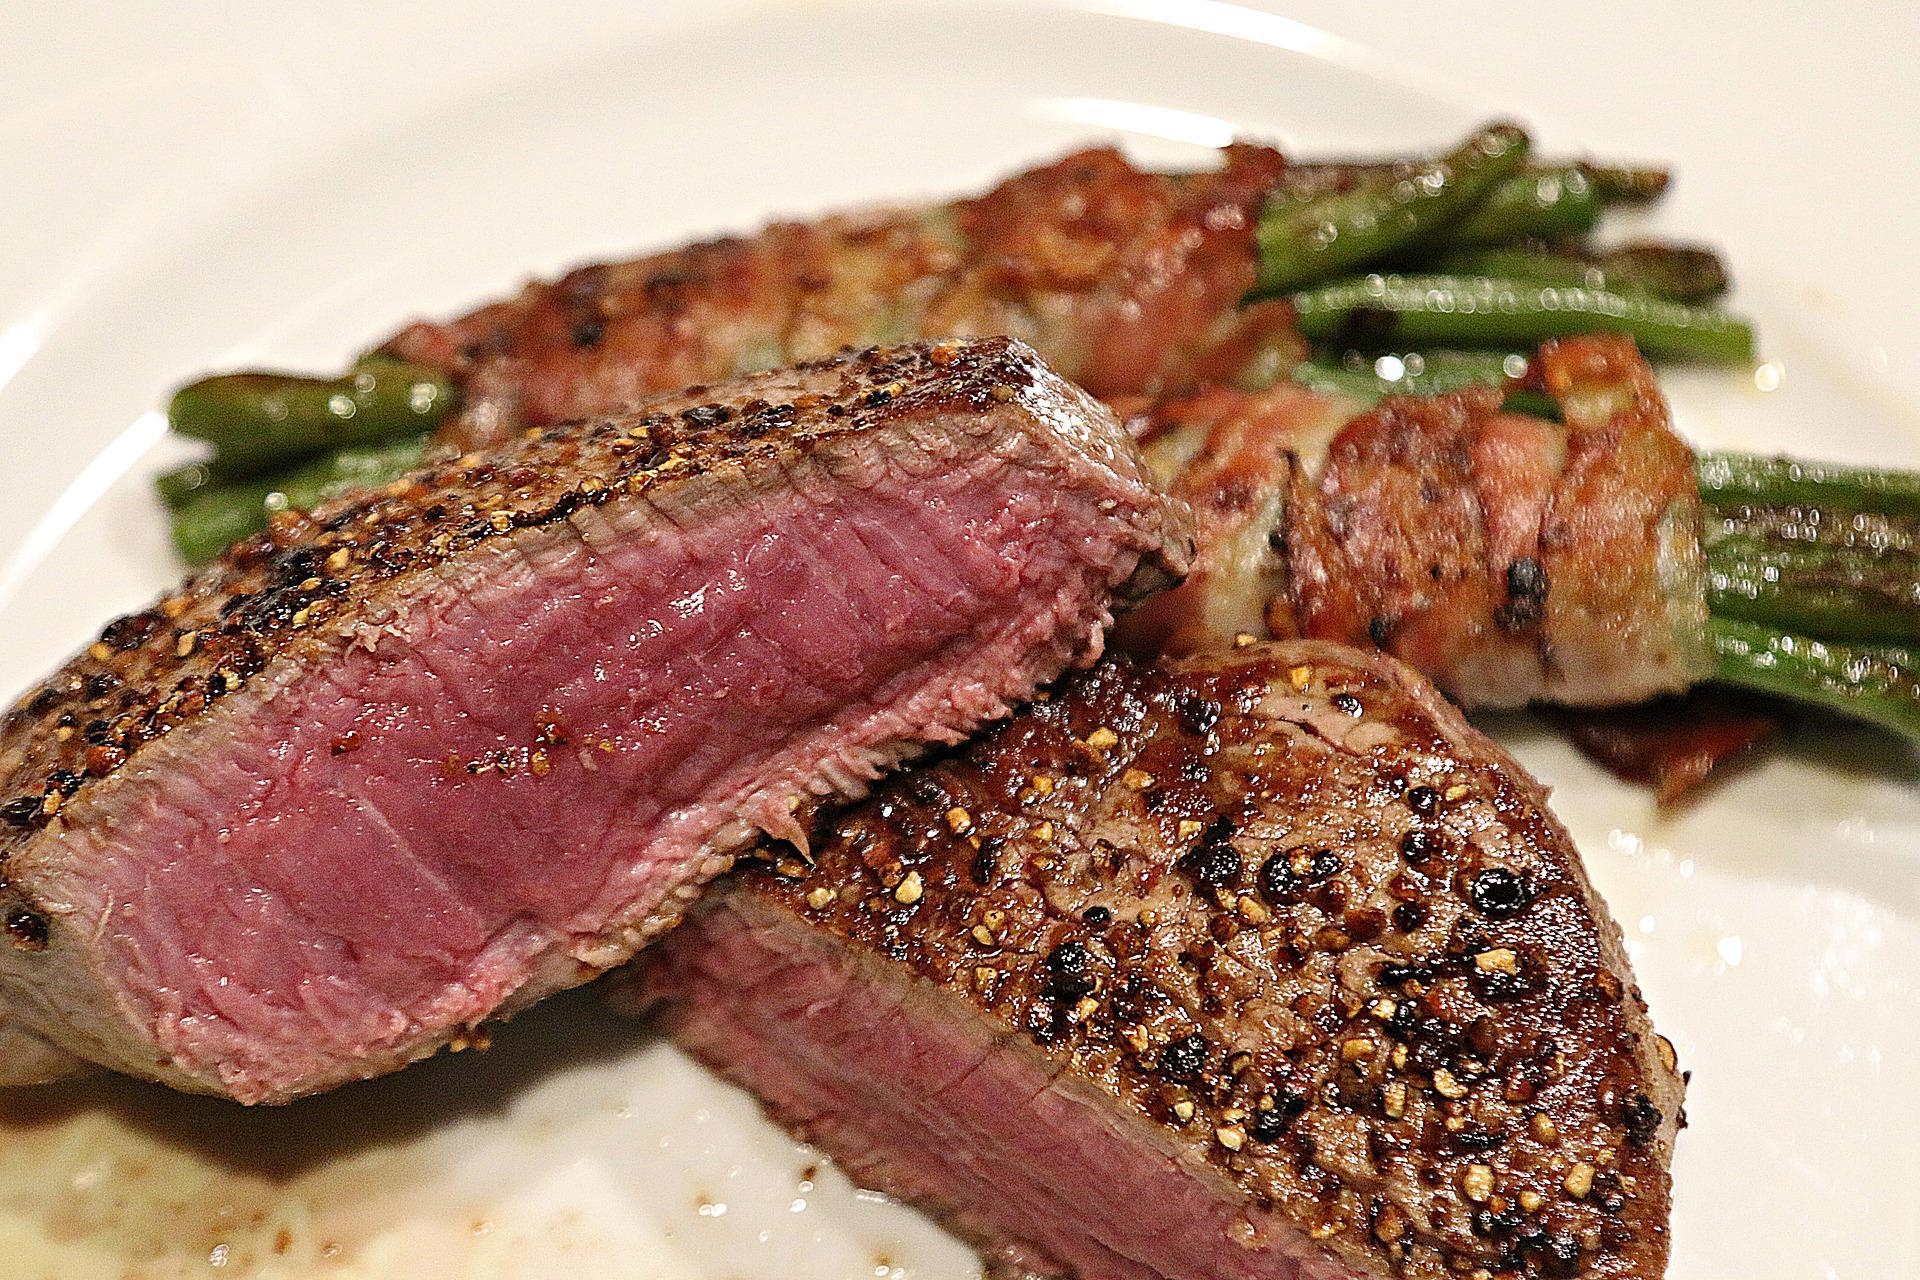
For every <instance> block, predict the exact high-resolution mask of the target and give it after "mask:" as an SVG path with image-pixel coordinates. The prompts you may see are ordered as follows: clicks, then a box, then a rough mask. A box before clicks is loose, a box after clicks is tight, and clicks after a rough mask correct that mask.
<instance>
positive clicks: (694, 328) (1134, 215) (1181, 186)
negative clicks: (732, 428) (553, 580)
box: [385, 146, 1297, 447]
mask: <svg viewBox="0 0 1920 1280" xmlns="http://www.w3.org/2000/svg"><path fill="white" fill-rule="evenodd" d="M1282 167H1283V161H1282V160H1281V158H1280V156H1279V153H1277V152H1275V151H1272V150H1270V149H1267V148H1264V147H1251V146H1235V147H1229V148H1227V150H1226V152H1225V164H1224V166H1223V167H1222V168H1221V169H1220V170H1218V171H1217V172H1213V173H1207V174H1197V175H1190V176H1185V177H1167V176H1163V175H1160V174H1153V173H1147V172H1143V171H1141V170H1139V169H1136V168H1134V167H1133V166H1132V165H1130V164H1128V163H1127V161H1126V160H1125V159H1124V158H1122V157H1121V155H1120V154H1119V153H1118V152H1116V151H1113V150H1111V149H1094V150H1088V151H1081V152H1078V153H1076V154H1074V155H1070V156H1067V157H1066V158H1065V159H1062V160H1060V161H1058V162H1056V163H1054V164H1050V165H1045V166H1043V167H1041V168H1038V169H1034V170H1031V171H1029V172H1027V173H1023V174H1020V175H1017V176H1016V177H1013V178H1011V179H1009V180H1007V181H1006V182H1003V183H1001V184H1000V185H999V186H997V187H995V188H994V189H993V190H992V191H989V192H988V193H987V194H985V195H984V196H980V197H978V198H975V199H970V200H961V201H957V202H954V203H951V204H945V205H935V206H931V207H927V208H922V209H914V210H902V211H886V212H878V213H864V214H842V215H834V216H829V217H826V218H821V219H819V220H817V221H814V222H782V223H776V224H774V225H773V226H770V227H768V228H766V229H765V230H763V231H761V232H759V233H758V234H755V235H751V236H745V237H729V238H726V239H721V240H712V241H707V242H704V243H700V244H695V245H691V246H688V247H685V248H681V249H673V250H668V251H666V252H664V253H657V254H653V255H650V256H647V257H643V258H638V259H635V260H632V261H629V262H621V263H609V264H595V265H591V266H584V267H580V268H577V269H576V270H574V271H571V272H569V273H567V274H566V275H564V276H562V277H561V278H560V279H559V280H556V281H550V282H539V283H534V284H530V285H528V286H527V287H526V288H525V289H523V290H522V291H521V293H520V294H519V295H518V296H517V297H515V298H512V299H510V300H507V301H504V302H499V303H495V304H493V305H491V306H487V307H482V308H481V309H479V310H478V311H475V312H473V313H471V314H469V315H466V316H463V317H461V318H459V319H456V320H452V321H449V322H445V323H432V322H422V323H418V324H414V325H411V326H409V327H408V328H406V329H404V330H402V331H401V332H400V333H399V334H397V335H396V336H395V337H394V338H392V339H391V340H390V341H389V342H388V343H387V344H386V348H385V349H386V350H387V351H389V352H391V353H392V354H395V355H398V356H402V357H404V358H406V359H408V360H413V361H417V362H419V363H422V364H427V365H431V366H433V367H435V368H438V369H441V370H444V371H446V372H447V373H449V374H451V375H452V376H453V377H454V378H455V380H456V381H457V382H458V383H459V384H460V387H461V392H462V409H461V411H460V413H459V414H458V415H457V416H456V418H455V419H454V420H453V421H452V423H451V424H450V426H449V427H448V428H447V429H446V435H447V437H448V438H449V439H450V440H452V441H453V442H454V443H455V444H457V445H459V446H461V447H474V446H477V445H482V444H485V443H487V442H489V441H492V440H497V439H499V438H501V437H502V436H504V435H508V434H511V433H512V432H514V431H516V430H519V429H521V428H524V427H528V426H542V425H546V424H548V423H552V422H556V421H562V420H565V419H569V418H577V417H583V416H588V415H593V414H600V413H605V412H609V411H612V410H616V409H619V408H620V407H622V406H624V405H627V404H630V403H632V402H633V401H635V400H637V399H639V398H640V397H642V396H645V395H647V394H650V393H653V392H657V391H664V390H671V389H677V388H680V387H684V386H688V385H691V384H695V383H701V382H709V381H713V380H716V379H721V378H726V377H729V376H732V375H735V374H739V373H743V372H748V371H751V370H754V369H759V368H767V367H772V366H775V365H779V364H785V363H790V362H793V361H798V360H806V359H810V358H814V357H817V356H823V355H826V354H829V353H831V352H833V351H835V350H837V349H839V348H841V347H845V346H854V347H864V346H870V345H873V344H875V343H882V342H898V341H905V340H909V339H913V338H922V337H925V338H940V337H951V336H960V335H987V334H1005V335H1010V336H1013V337H1018V338H1024V339H1025V340H1026V341H1028V342H1029V343H1031V344H1032V345H1033V346H1034V347H1036V348H1037V349H1038V350H1039V351H1040V353H1041V354H1042V355H1043V356H1044V357H1045V358H1046V359H1047V360H1048V361H1049V362H1050V363H1052V364H1053V365H1054V367H1055V368H1057V369H1059V370H1060V371H1061V372H1062V373H1064V374H1066V375H1067V376H1068V377H1069V378H1072V379H1073V380H1074V381H1076V382H1079V383H1080V384H1082V385H1083V386H1085V387H1086V388H1087V389H1088V390H1090V391H1093V392H1094V393H1095V394H1098V395H1120V394H1126V393H1138V392H1149V393H1160V392H1167V391H1172V390H1177V389H1180V388H1182V387H1185V386H1188V385H1190V384H1192V383H1194V382H1196V381H1198V380H1201V379H1213V378H1226V377H1231V376H1233V375H1234V374H1236V373H1238V372H1239V370H1240V369H1241V368H1243V367H1245V366H1246V365H1247V364H1248V363H1250V362H1252V361H1254V360H1257V359H1259V358H1260V357H1261V355H1262V353H1264V352H1267V351H1268V350H1269V349H1270V348H1272V347H1274V346H1276V345H1279V346H1284V347H1286V348H1288V349H1292V348H1293V347H1294V344H1296V343H1297V339H1296V338H1295V337H1294V336H1293V334H1292V331H1291V329H1292V326H1291V315H1290V312H1289V311H1288V309H1287V308H1286V307H1285V305H1284V304H1277V303H1276V304H1267V305H1260V306H1253V307H1248V308H1241V307H1240V306H1239V302H1240V299H1241V297H1242V295H1244V294H1245V293H1246V291H1247V289H1248V288H1249V287H1250V286H1251V285H1252V283H1253V278H1254V251H1255V245H1254V237H1253V231H1254V219H1255V216H1256V214H1257V212H1258V210H1259V206H1260V204H1261V202H1262V201H1263V200H1264V199H1265V197H1266V195H1267V193H1268V192H1269V191H1271V190H1272V189H1273V187H1274V184H1275V183H1276V182H1277V181H1278V179H1279V176H1280V173H1281V170H1282ZM1268 360H1269V363H1271V360H1272V358H1271V357H1269V358H1268Z"/></svg>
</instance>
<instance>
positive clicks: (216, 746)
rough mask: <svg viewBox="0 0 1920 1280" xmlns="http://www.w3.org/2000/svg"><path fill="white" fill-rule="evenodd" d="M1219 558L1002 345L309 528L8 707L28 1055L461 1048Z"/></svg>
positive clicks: (724, 391) (543, 447) (524, 451)
mask: <svg viewBox="0 0 1920 1280" xmlns="http://www.w3.org/2000/svg"><path fill="white" fill-rule="evenodd" d="M1185 540H1186V536H1185V533H1184V530H1183V526H1182V523H1181V519H1180V517H1179V515H1178V513H1177V512H1176V511H1175V510H1174V509H1173V508H1171V507H1170V506H1169V505H1168V504H1167V503H1166V501H1165V500H1164V499H1162V498H1161V497H1160V496H1159V495H1158V494H1157V493H1156V492H1155V491H1154V490H1152V489H1151V488H1149V487H1148V485H1147V484H1146V483H1145V481H1144V479H1143V475H1142V472H1141V470H1140V468H1139V466H1138V464H1137V461H1136V459H1135V457H1134V455H1133V454H1132V452H1131V451H1130V446H1129V445H1128V444H1127V443H1126V441H1125V439H1124V437H1123V436H1122V435H1121V434H1120V432H1119V430H1118V427H1117V424H1115V422H1114V421H1113V419H1112V417H1111V415H1109V414H1108V413H1107V411H1106V410H1104V409H1103V408H1101V407H1100V406H1099V405H1097V404H1096V403H1095V402H1093V401H1091V400H1089V399H1088V398H1087V397H1086V396H1085V395H1083V394H1082V393H1081V392H1080V391H1078V390H1077V389H1075V388H1073V387H1072V386H1070V385H1068V384H1067V383H1065V382H1063V381H1061V380H1060V379H1059V378H1058V377H1056V376H1055V375H1053V374H1052V373H1051V372H1049V371H1048V370H1047V369H1046V368H1045V367H1044V366H1042V365H1041V364H1040V363H1039V362H1038V360H1037V358H1036V357H1035V356H1034V355H1033V353H1032V352H1031V351H1030V350H1028V349H1027V348H1025V347H1024V346H1022V345H1020V344H1018V343H1016V342H1011V341H1008V340H1005V339H994V340H987V341H980V342H974V343H958V342H956V343H949V344H944V345H939V346H931V347H906V348H899V349H894V350H889V351H879V352H871V351H870V352H867V353H865V354H862V355H858V356H846V357H842V358H837V359H832V360H826V361H822V362H819V363H816V364H810V365H804V366H801V367H799V368H797V369H795V370H792V371H788V372H781V373H775V374H770V375H765V376H760V377H754V378H748V379H745V380H742V381H740V382H737V383H734V384H731V385H727V386H721V387H711V388H694V389H693V390H691V391H689V392H686V393H684V394H678V395H674V396H671V397H668V398H665V399H660V400H656V401H653V402H651V403H650V404H648V405H645V406H643V407H642V408H641V409H640V410H638V411H636V412H635V413H633V414H631V415H629V416H625V417H621V418H616V419H611V420H606V421H600V422H593V423H586V424H575V425H570V426H561V427H556V428H552V429H549V430H546V431H545V432H540V433H533V434H531V435H528V436H523V437H521V438H518V439H516V440H515V441H513V442H511V443H509V444H507V445H504V446H503V447H501V448H500V449H499V450H498V451H496V452H492V453H488V454H484V455H469V456H466V457H463V458H460V459H457V460H455V461H453V462H451V463H447V464H444V465H441V466H439V467H437V468H432V469H428V470H425V471H422V472H419V473H416V474H415V475H414V476H412V477H411V478H410V479H408V480H405V481H402V482H400V483H398V484H396V485H394V486H392V487H391V488H390V489H388V490H386V491H384V492H383V493H380V494H376V495H372V496H368V497H364V498H355V499H349V500H343V501H342V502H340V503H337V504H334V505H332V506H330V507H325V508H322V509H320V510H319V511H316V512H314V513H312V515H311V516H310V517H302V518H291V517H290V518H288V519H287V520H286V521H284V522H283V523H282V524H281V525H280V526H278V527H277V528H275V529H274V530H272V531H270V532H269V533H268V534H265V535H262V536H261V537H260V538H258V539H255V540H253V541H252V542H250V543H246V544H242V545H241V546H240V547H239V548H237V549H236V550H235V552H234V553H232V554H231V555H230V556H229V557H228V558H227V559H225V560H224V561H223V562H221V563H220V564H218V565H216V566H215V567H214V568H212V569H211V570H210V571H208V572H207V573H206V574H204V575H202V576H200V577H197V578H195V579H193V580H191V581H189V582H188V583H187V584H186V585H185V586H184V587H182V588H181V589H180V590H179V591H178V592H177V593H175V594H173V595H171V596H168V597H167V598H165V599H163V600H161V601H160V602H159V603H157V604H156V605H154V606H153V607H152V608H150V609H148V610H146V611H144V612H142V613H138V614H134V615H132V616H130V617H126V618H122V619H120V620H118V621H116V622H114V623H113V624H112V625H111V626H109V627H108V628H107V629H106V631H105V632H104V633H102V635H101V637H100V639H99V640H98V641H97V642H96V643H94V644H93V645H92V646H91V647H90V648H89V649H88V650H87V651H86V652H84V653H83V654H81V655H80V656H79V657H77V658H75V659H74V660H73V661H72V662H71V663H70V664H69V665H68V666H67V667H65V668H64V669H63V670H61V671H60V672H59V673H57V674H56V675H55V676H53V677H52V678H51V679H50V680H48V681H47V682H46V683H45V684H43V685H42V686H40V687H39V688H37V689H35V690H32V691H30V692H29V693H28V694H27V695H26V696H25V697H24V698H23V699H22V700H21V701H20V702H19V704H18V705H17V706H16V707H15V708H14V709H13V711H12V712H11V714H10V715H9V716H8V718H7V720H6V722H5V725H4V730H3V731H0V787H3V789H0V800H3V801H4V804H3V805H0V814H3V815H4V818H5V822H4V823H0V871H3V872H4V881H3V882H0V884H3V885H4V887H3V888H0V921H3V922H4V925H5V929H6V931H7V933H8V934H9V935H10V939H11V945H4V944H0V995H3V997H4V1005H0V1009H3V1010H4V1012H0V1043H4V1044H5V1045H7V1046H8V1047H9V1052H8V1054H7V1056H6V1058H5V1059H4V1060H3V1061H0V1076H5V1077H7V1078H12V1079H16V1080H17V1079H20V1078H23V1077H29V1076H32V1075H44V1074H46V1073H47V1072H48V1071H50V1070H52V1069H54V1068H55V1067H56V1065H57V1063H56V1062H55V1061H54V1060H53V1059H54V1057H55V1055H54V1054H52V1053H51V1051H50V1050H49V1049H48V1048H47V1047H46V1046H54V1047H57V1049H58V1050H59V1051H61V1053H62V1054H64V1055H66V1056H67V1057H69V1058H78V1059H86V1060H91V1061H93V1062H96V1063H101V1064H104V1065H106V1066H109V1067H113V1068H115V1069H118V1070H121V1071H125V1072H128V1073H131V1074H134V1075H141V1076H148V1077H151V1078H153V1079H156V1080H161V1081H164V1082H166V1083H168V1084H171V1085H174V1086H177V1087H179V1088H183V1089H190V1090H198V1091H206V1092H214V1093H225V1094H230V1095H231V1096H233V1097H235V1098H238V1099H240V1100H242V1101H245V1102H263V1101H265V1102H271V1101H281V1100H285V1099H288V1098H292V1097H295V1096H298V1095H300V1094H303V1093H308V1092H311V1091H313V1090H317V1089H322V1088H326V1087H328V1086H330V1085H334V1084H338V1083H340V1082H342V1081H344V1080H349V1079H353V1078H356V1077H361V1076H368V1075H373V1074H376V1073H379V1072H383V1071H387V1070H390V1069H392V1068H394V1067H397V1066H400V1065H402V1064H404V1063H405V1062H407V1061H409V1060H410V1059H413V1058H416V1057H419V1056H421V1055H422V1054H426V1053H429V1052H431V1051H433V1050H434V1049H436V1048H437V1047H439V1046H441V1045H443V1044H445V1043H447V1042H449V1041H450V1040H454V1039H456V1038H458V1037H460V1036H462V1035H464V1034H466V1032H467V1029H469V1028H470V1027H472V1025H473V1024H475V1023H477V1022H479V1021H480V1020H482V1019H485V1018H488V1017H493V1016H496V1015H500V1014H503V1013H506V1012H509V1011H511V1010H513V1009H516V1008H518V1007H521V1006H523V1005H525V1004H526V1003H528V1002H529V1001H531V1000H534V999H537V998H538V997H539V996H541V995H543V994H546V993H548V992H551V991H554V990H556V989H558V988H562V987H567V986H571V985H573V984H575V983H578V982H582V981H584V980H585V979H587V978H589V977H591V976H592V975H594V974H595V973H597V972H599V971H600V970H602V969H604V968H606V967H607V966H609V965H612V964H616V963H618V962H620V961H621V960H624V959H625V958H626V957H627V956H628V955H629V954H631V953H632V952H633V950H634V949H635V948H636V947H638V946H640V945H641V944H642V943H644V942H646V941H647V940H648V939H649V938H651V937H652V936H653V935H654V934H656V933H657V932H659V931H660V930H661V929H662V928H664V927H665V926H666V925H668V924H670V923H671V922H672V921H673V920H675V919H676V918H677V917H678V916H679V914H680V913H681V911H682V909H683V908H684V907H685V905H686V903H687V901H688V899H689V897H690V896H691V895H692V894H693V893H694V891H695V889H696V888H697V887H698V886H699V885H700V884H702V883H703V882H704V881H706V880H707V879H708V878H709V877H711V876H712V875H714V874H715V873H716V872H718V871H719V870H721V869H722V868H724V867H725V866H726V865H727V864H728V862H729V861H730V859H731V856H732V854H733V852H734V851H735V850H736V849H737V848H739V847H740V846H741V845H742V844H743V843H744V842H746V841H747V840H749V839H750V838H752V837H753V836H754V835H755V834H756V832H757V831H759V830H762V829H764V830H767V831H771V832H775V833H779V834H797V829H796V828H795V825H794V818H793V814H794V813H795V812H796V811H797V810H798V809H799V807H800V806H801V805H803V804H804V803H805V802H806V800H807V798H808V797H810V796H812V795H825V794H836V795H850V794H854V793H857V792H859V791H860V790H862V789H863V787H864V786H865V785H866V783H867V782H868V781H869V780H870V779H872V778H873V777H875V776H876V775H877V774H878V773H879V772H880V771H881V770H882V769H884V768H885V767H887V766H888V765H890V764H891V763H893V762H894V761H895V760H897V759H898V758H899V757H901V756H902V755H903V754H905V753H907V752H909V751H911V750H912V749H914V748H915V747H916V746H917V745H919V744H923V743H927V742H954V741H957V740H959V739H960V738H961V737H963V736H964V735H965V734H966V733H968V732H969V731H971V730H972V729H973V728H974V727H975V726H977V725H979V724H980V723H981V722H982V721H984V720H986V719H989V718H991V717H994V716H997V715H1000V714H1002V713H1003V712H1004V711H1005V709H1006V706H1007V703H1008V701H1009V700H1011V699H1018V698H1021V697H1024V696H1025V695H1026V694H1027V693H1029V692H1030V691H1031V690H1032V688H1033V687H1034V686H1035V685H1036V684H1038V683H1040V682H1041V681H1043V680H1046V679H1050V678H1052V677H1053V676H1054V675H1056V674H1058V673H1059V672H1060V671H1061V670H1062V669H1063V668H1065V667H1066V666H1067V665H1069V664H1071V663H1074V662H1078V661H1083V660H1091V658H1092V656H1094V655H1095V654H1097V653H1098V651H1099V649H1100V646H1101V636H1102V628H1103V626H1104V625H1105V624H1106V622H1107V621H1108V608H1109V604H1110V599H1111V594H1112V593H1113V592H1114V591H1116V590H1121V591H1125V590H1127V589H1128V585H1129V583H1130V582H1134V581H1135V580H1136V579H1139V578H1141V577H1142V576H1143V575H1144V576H1145V577H1146V578H1147V579H1150V580H1153V581H1156V582H1157V581H1160V580H1162V575H1163V573H1164V572H1165V571H1167V570H1173V571H1178V569H1180V568H1181V567H1182V565H1183V562H1184V558H1185V555H1186V550H1185ZM35 1040H37V1041H42V1042H45V1043H44V1044H43V1045H36V1044H34V1043H33V1042H34V1041H35Z"/></svg>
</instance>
